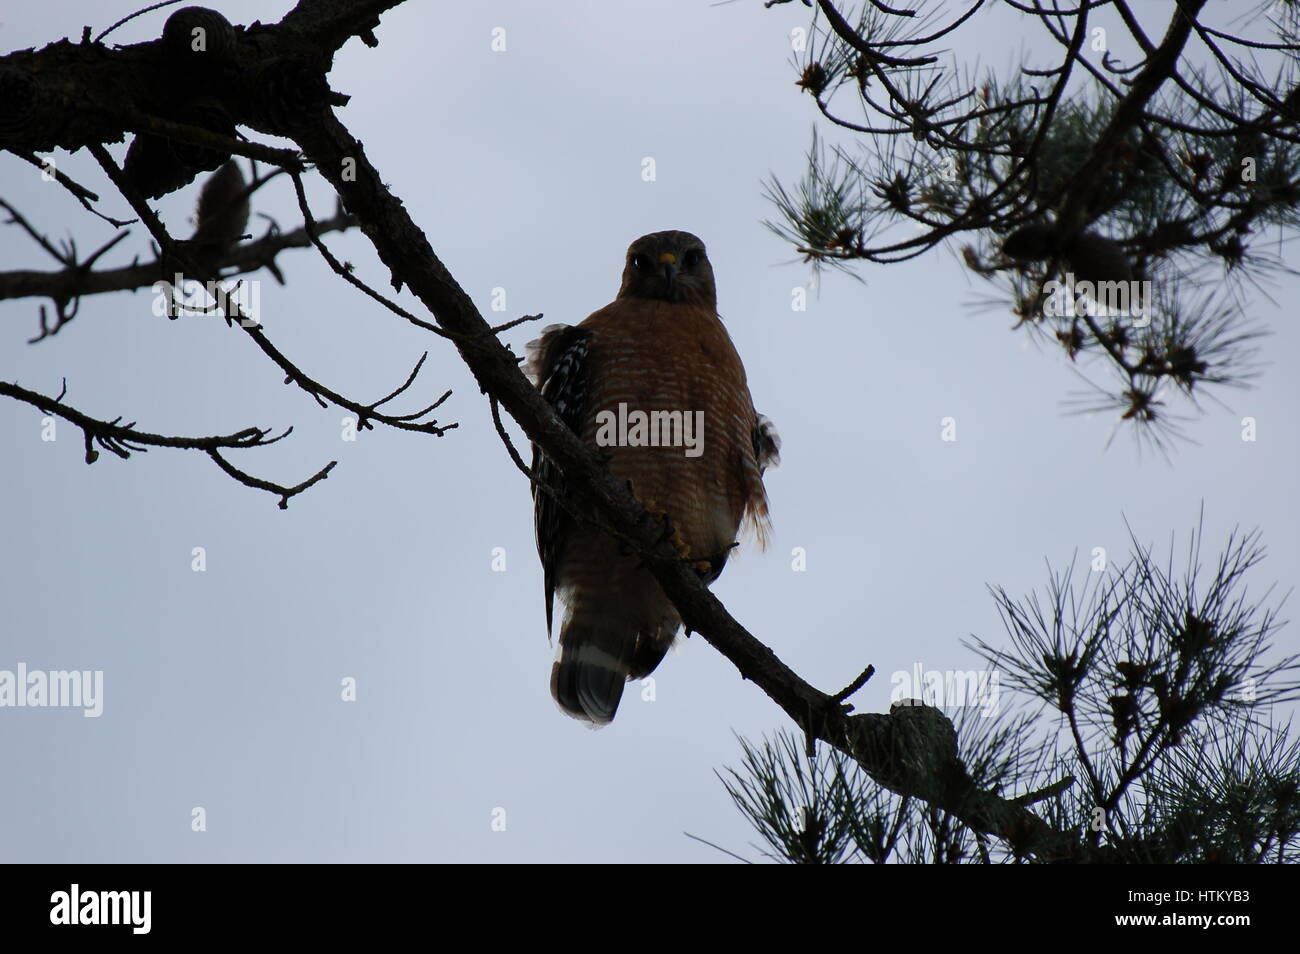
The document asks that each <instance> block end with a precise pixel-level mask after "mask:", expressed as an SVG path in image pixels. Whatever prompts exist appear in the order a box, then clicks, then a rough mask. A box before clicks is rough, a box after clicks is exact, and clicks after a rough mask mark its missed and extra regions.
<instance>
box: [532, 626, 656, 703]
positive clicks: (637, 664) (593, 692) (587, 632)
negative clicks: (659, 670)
mask: <svg viewBox="0 0 1300 954" xmlns="http://www.w3.org/2000/svg"><path fill="white" fill-rule="evenodd" d="M676 629H677V627H676V625H673V626H672V627H671V628H667V627H660V628H659V630H658V631H652V632H650V633H638V632H636V631H635V630H632V631H629V630H628V629H626V628H618V627H611V626H609V625H608V624H606V625H604V626H597V625H592V624H590V623H581V622H577V621H574V620H570V621H568V622H566V623H565V625H564V628H563V629H562V630H561V632H560V651H559V654H558V656H557V658H556V660H555V663H554V665H553V666H552V667H551V695H552V696H554V697H555V701H556V702H557V703H558V704H559V706H560V708H561V709H562V710H564V712H565V714H566V715H570V716H573V717H574V718H575V719H582V720H583V721H586V722H591V723H593V724H594V725H597V726H601V725H608V724H609V723H610V722H612V721H614V714H615V713H616V712H618V704H619V702H620V701H622V698H623V687H624V685H626V683H627V681H628V680H629V679H640V678H643V677H645V676H648V675H649V674H650V673H651V672H653V671H654V668H655V667H656V666H658V665H659V663H660V661H662V659H663V658H664V654H665V653H667V652H668V647H669V645H670V644H671V643H672V638H673V636H674V635H675V633H676Z"/></svg>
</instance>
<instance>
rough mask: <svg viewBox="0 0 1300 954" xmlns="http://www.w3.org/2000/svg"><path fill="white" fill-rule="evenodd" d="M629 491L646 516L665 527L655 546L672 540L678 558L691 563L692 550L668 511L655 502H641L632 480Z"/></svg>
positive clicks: (629, 481) (628, 484) (628, 487)
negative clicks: (674, 524)
mask: <svg viewBox="0 0 1300 954" xmlns="http://www.w3.org/2000/svg"><path fill="white" fill-rule="evenodd" d="M627 489H628V491H629V492H630V493H631V494H632V496H633V497H636V499H637V502H638V503H640V504H641V507H642V509H643V510H645V512H646V515H647V516H648V517H650V519H651V520H654V521H655V522H656V523H658V524H660V525H661V526H662V527H663V530H662V532H660V534H659V539H658V540H656V541H655V545H656V546H658V545H659V544H660V543H663V542H664V541H665V540H670V541H672V545H673V549H674V550H675V551H676V552H677V556H678V558H679V559H682V560H686V561H689V560H690V548H689V547H687V546H686V540H685V538H683V537H682V534H681V531H680V530H678V529H677V528H676V527H674V526H673V521H672V517H671V516H669V514H668V511H667V510H664V509H663V508H662V507H659V506H658V505H657V504H656V503H655V502H654V501H653V500H641V498H640V497H637V495H636V487H634V486H633V484H632V481H631V480H628V482H627Z"/></svg>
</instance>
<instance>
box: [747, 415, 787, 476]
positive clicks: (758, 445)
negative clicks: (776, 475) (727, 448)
mask: <svg viewBox="0 0 1300 954" xmlns="http://www.w3.org/2000/svg"><path fill="white" fill-rule="evenodd" d="M750 437H751V439H752V440H753V441H754V460H756V461H757V462H758V473H759V476H760V477H761V476H762V474H763V471H765V470H767V469H768V468H769V467H775V466H776V465H777V464H779V463H781V436H780V435H779V434H777V432H776V425H775V424H773V423H772V421H771V420H770V419H769V418H768V417H766V416H765V415H762V414H759V415H758V416H756V417H755V418H754V430H753V431H752V433H751V435H750Z"/></svg>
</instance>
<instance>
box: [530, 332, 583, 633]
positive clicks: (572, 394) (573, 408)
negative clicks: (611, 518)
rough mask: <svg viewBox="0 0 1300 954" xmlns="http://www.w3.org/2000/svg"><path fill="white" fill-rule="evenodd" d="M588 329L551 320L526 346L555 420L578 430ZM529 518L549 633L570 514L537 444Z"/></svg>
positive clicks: (560, 481)
mask: <svg viewBox="0 0 1300 954" xmlns="http://www.w3.org/2000/svg"><path fill="white" fill-rule="evenodd" d="M590 338H591V332H589V331H587V330H585V329H583V328H579V327H577V326H574V325H550V326H549V327H547V328H545V329H543V331H542V336H541V337H540V338H538V339H537V340H536V341H531V342H529V343H528V345H527V354H528V361H527V364H526V365H525V370H526V371H527V373H528V375H529V376H530V377H531V378H532V379H533V383H534V384H535V385H536V386H537V388H538V390H540V391H541V392H542V397H544V398H545V399H546V400H547V401H548V402H549V403H550V404H551V406H552V407H554V408H555V413H556V414H558V415H559V416H560V420H562V421H564V423H565V424H567V425H568V426H569V428H570V429H571V430H572V431H573V432H574V433H575V434H581V433H582V427H583V421H584V415H585V413H586V404H587V343H588V341H589V340H590ZM532 476H533V520H534V526H535V528H536V531H537V554H538V556H540V557H541V559H542V580H543V585H544V586H545V589H546V632H547V634H548V635H549V634H550V632H551V618H552V604H553V602H554V599H555V570H556V567H557V566H558V565H559V557H560V551H561V549H562V548H563V546H564V543H565V541H566V540H568V538H569V534H570V531H571V530H572V529H573V518H572V517H570V516H569V515H568V514H567V513H566V512H565V510H564V508H563V507H562V506H560V503H559V500H558V499H557V498H562V497H563V496H564V494H565V487H564V474H563V473H561V471H560V468H559V467H558V466H557V465H556V464H555V462H554V461H552V460H551V459H550V458H549V457H547V456H546V455H545V454H544V453H543V452H542V450H541V448H539V447H538V446H537V445H536V444H534V445H533V474H532Z"/></svg>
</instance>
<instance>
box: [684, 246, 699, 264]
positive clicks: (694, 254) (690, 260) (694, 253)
mask: <svg viewBox="0 0 1300 954" xmlns="http://www.w3.org/2000/svg"><path fill="white" fill-rule="evenodd" d="M702 258H704V252H703V250H702V249H698V248H693V249H691V250H690V251H689V252H687V253H686V255H685V257H684V258H682V262H683V263H684V264H685V265H686V267H687V268H694V267H695V266H696V265H698V264H700V259H702Z"/></svg>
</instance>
